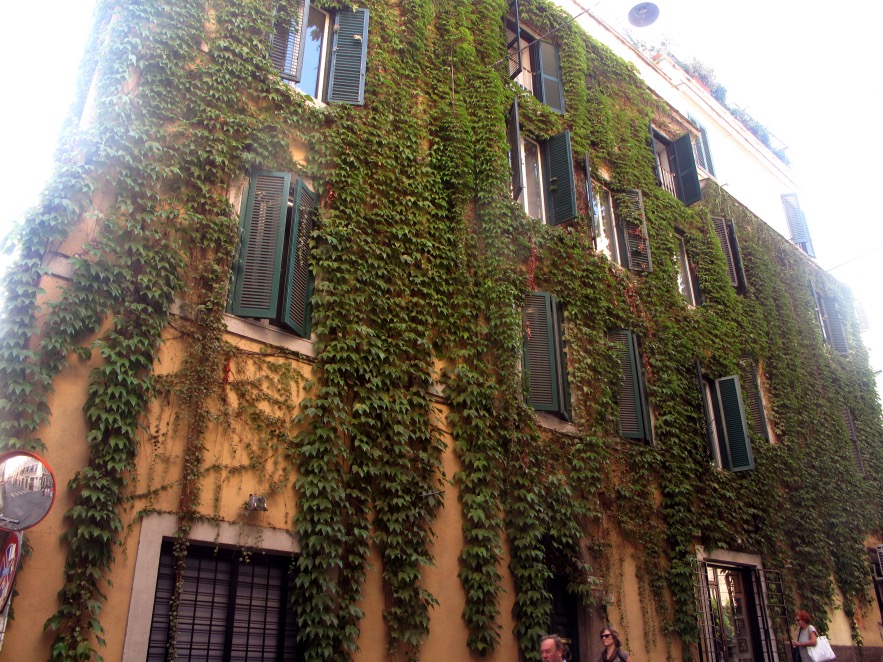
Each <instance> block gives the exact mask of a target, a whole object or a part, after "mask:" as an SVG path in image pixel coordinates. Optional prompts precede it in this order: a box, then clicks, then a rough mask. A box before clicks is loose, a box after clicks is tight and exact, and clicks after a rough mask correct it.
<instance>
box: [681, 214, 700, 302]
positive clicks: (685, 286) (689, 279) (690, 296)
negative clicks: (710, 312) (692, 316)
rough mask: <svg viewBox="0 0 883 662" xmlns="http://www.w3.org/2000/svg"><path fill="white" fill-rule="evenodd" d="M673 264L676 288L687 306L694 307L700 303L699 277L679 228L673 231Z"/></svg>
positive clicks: (684, 237)
mask: <svg viewBox="0 0 883 662" xmlns="http://www.w3.org/2000/svg"><path fill="white" fill-rule="evenodd" d="M675 266H677V270H678V290H680V293H681V296H682V297H683V298H684V301H686V303H687V306H689V307H690V308H694V307H696V306H699V305H702V289H701V287H700V285H699V277H698V275H697V274H696V273H695V271H694V269H693V264H692V262H690V253H689V251H688V250H687V243H686V236H685V235H684V233H683V232H681V231H679V230H676V231H675Z"/></svg>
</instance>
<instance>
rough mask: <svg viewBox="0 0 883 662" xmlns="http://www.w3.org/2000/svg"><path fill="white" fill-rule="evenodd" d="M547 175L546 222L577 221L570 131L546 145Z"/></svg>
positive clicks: (545, 165) (550, 140) (558, 223)
mask: <svg viewBox="0 0 883 662" xmlns="http://www.w3.org/2000/svg"><path fill="white" fill-rule="evenodd" d="M543 147H544V152H545V153H544V155H543V156H544V157H545V158H544V161H545V163H544V164H543V165H544V168H543V170H544V174H545V175H546V182H545V184H546V220H547V222H548V223H549V225H560V224H561V223H566V222H567V221H572V220H573V219H575V218H576V215H577V209H576V183H575V182H574V178H573V155H572V152H571V148H570V131H564V132H563V133H559V134H558V135H556V136H552V137H551V138H549V139H548V140H547V141H546V142H545V143H544V144H543Z"/></svg>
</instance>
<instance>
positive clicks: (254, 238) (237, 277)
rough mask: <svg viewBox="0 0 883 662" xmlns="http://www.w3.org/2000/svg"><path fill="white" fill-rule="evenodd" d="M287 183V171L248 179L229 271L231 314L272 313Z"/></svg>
mask: <svg viewBox="0 0 883 662" xmlns="http://www.w3.org/2000/svg"><path fill="white" fill-rule="evenodd" d="M290 186H291V174H290V173H287V172H286V173H281V172H259V173H255V175H254V176H253V177H252V178H251V181H250V182H249V188H248V198H247V199H246V202H245V205H244V211H243V214H242V220H241V223H240V239H239V259H238V260H237V263H236V267H235V269H234V274H233V296H232V298H231V302H230V312H231V313H233V314H234V315H239V316H241V317H257V318H263V319H272V318H274V317H275V316H276V310H277V307H278V303H279V282H280V273H281V267H282V253H283V248H284V240H285V218H286V216H287V213H288V192H289V189H290Z"/></svg>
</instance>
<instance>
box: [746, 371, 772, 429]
mask: <svg viewBox="0 0 883 662" xmlns="http://www.w3.org/2000/svg"><path fill="white" fill-rule="evenodd" d="M739 364H740V366H741V368H742V394H743V395H744V396H745V405H746V406H747V407H748V411H749V412H750V415H751V431H752V432H754V433H755V434H758V435H760V436H761V437H763V438H764V439H769V438H770V433H769V429H768V428H767V422H766V414H765V413H764V411H763V397H762V396H761V391H760V375H759V373H758V371H757V366H755V365H754V361H752V360H751V359H747V358H746V359H742V360H741V361H739Z"/></svg>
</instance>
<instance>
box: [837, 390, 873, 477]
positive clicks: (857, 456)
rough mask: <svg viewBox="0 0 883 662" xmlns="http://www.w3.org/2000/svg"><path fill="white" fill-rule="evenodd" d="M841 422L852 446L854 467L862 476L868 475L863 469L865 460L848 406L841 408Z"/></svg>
mask: <svg viewBox="0 0 883 662" xmlns="http://www.w3.org/2000/svg"><path fill="white" fill-rule="evenodd" d="M843 423H844V424H845V425H846V431H847V432H848V433H849V442H850V444H851V446H852V459H853V461H854V462H855V468H856V470H857V471H858V472H859V475H861V477H862V478H867V477H868V472H867V470H866V469H865V461H864V460H863V459H862V451H861V448H859V445H858V434H856V431H855V419H854V418H853V417H852V410H850V409H849V407H844V408H843Z"/></svg>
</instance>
